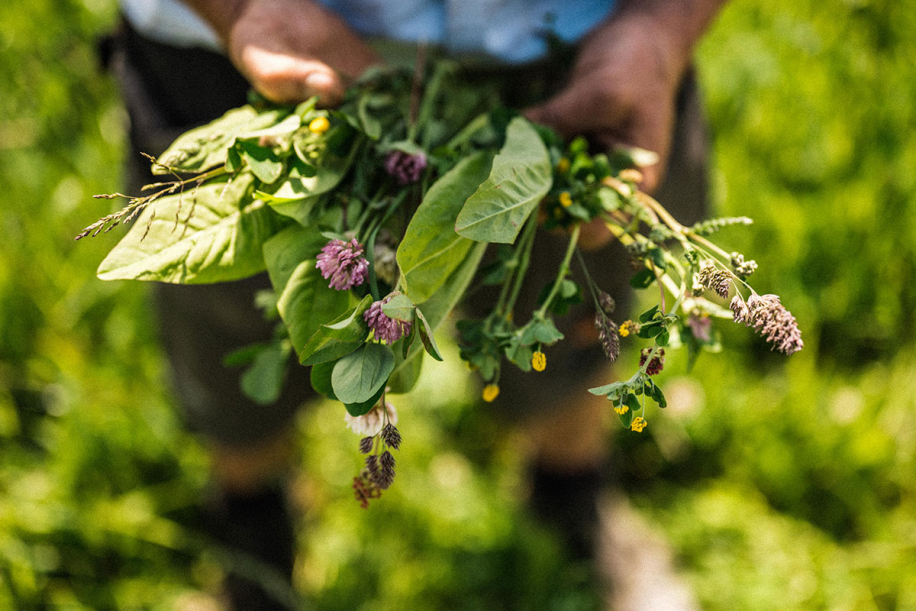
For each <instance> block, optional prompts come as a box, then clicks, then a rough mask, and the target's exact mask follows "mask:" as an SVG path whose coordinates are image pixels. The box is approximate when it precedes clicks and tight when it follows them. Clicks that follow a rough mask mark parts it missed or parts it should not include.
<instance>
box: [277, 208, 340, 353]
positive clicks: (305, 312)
mask: <svg viewBox="0 0 916 611" xmlns="http://www.w3.org/2000/svg"><path fill="white" fill-rule="evenodd" d="M326 243H327V239H326V238H325V237H323V236H322V235H321V234H320V233H319V232H318V230H317V229H311V230H309V229H305V228H303V227H299V226H298V225H295V226H292V227H287V228H286V229H284V230H283V231H281V232H280V233H278V234H277V235H275V236H274V237H272V238H271V239H270V240H268V241H267V242H266V243H265V244H264V260H265V262H266V263H267V272H268V274H270V282H271V284H273V287H274V291H275V292H276V294H277V309H278V310H279V311H280V316H281V317H282V318H283V322H284V323H286V327H287V329H288V330H289V337H290V340H291V341H292V343H293V348H294V349H295V350H296V353H297V354H301V353H302V349H303V347H304V346H305V345H306V344H307V343H308V341H309V339H310V338H311V337H312V335H314V333H315V331H317V330H318V327H319V326H321V325H323V324H324V323H326V322H329V321H331V320H334V319H335V318H336V317H337V316H338V315H339V314H340V313H341V312H343V311H344V310H346V309H347V306H348V305H349V300H350V298H349V291H335V290H334V289H332V288H329V287H328V281H327V280H325V279H324V278H322V277H321V272H319V271H318V269H317V268H316V267H315V262H316V260H315V257H316V256H317V255H318V252H319V251H320V250H321V247H322V246H324V245H325V244H326Z"/></svg>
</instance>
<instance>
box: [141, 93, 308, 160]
mask: <svg viewBox="0 0 916 611" xmlns="http://www.w3.org/2000/svg"><path fill="white" fill-rule="evenodd" d="M288 114H289V111H288V110H283V109H276V110H268V111H266V112H261V113H259V112H258V111H256V110H255V109H254V108H252V107H251V106H243V107H241V108H235V109H233V110H230V111H229V112H227V113H226V114H224V115H223V116H222V117H220V118H219V119H217V120H216V121H213V122H211V123H208V124H207V125H203V126H201V127H198V128H196V129H192V130H191V131H189V132H186V133H184V134H182V135H181V136H179V138H178V139H177V140H175V142H173V143H172V145H171V146H170V147H169V148H168V149H166V151H165V152H164V153H162V155H160V157H159V159H160V161H162V163H164V164H165V165H168V166H171V167H174V168H177V169H179V170H181V171H183V172H203V171H204V170H209V169H210V168H214V167H216V166H220V165H222V164H224V163H226V156H227V153H228V150H229V148H231V147H232V145H233V143H235V139H236V138H237V137H240V136H241V137H245V136H246V135H249V134H255V133H259V132H261V130H266V129H268V128H271V127H273V126H275V125H277V124H278V123H280V122H281V120H282V119H283V118H284V117H286V116H287V115H288ZM285 123H286V122H285V121H284V122H283V123H280V124H281V125H283V124H285ZM287 125H292V123H289V124H287ZM293 129H295V128H293ZM290 131H292V130H290ZM261 133H263V132H261ZM153 174H168V170H167V169H165V168H163V167H162V166H159V165H153Z"/></svg>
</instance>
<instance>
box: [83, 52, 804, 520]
mask: <svg viewBox="0 0 916 611" xmlns="http://www.w3.org/2000/svg"><path fill="white" fill-rule="evenodd" d="M429 75H430V76H429V78H428V79H427V80H426V81H425V82H423V83H420V82H417V81H416V79H415V77H414V76H413V75H412V74H410V73H406V72H401V71H373V72H371V73H369V74H367V75H365V76H364V78H363V79H362V80H361V81H360V82H359V83H357V84H356V85H355V86H354V87H353V88H352V89H351V90H350V91H349V92H348V94H347V97H346V100H345V102H344V104H343V105H342V106H341V107H340V108H338V109H336V110H328V109H320V108H318V107H316V105H315V101H314V100H309V101H307V102H304V103H302V104H300V105H298V106H296V107H278V106H273V105H269V104H266V103H261V104H257V105H250V106H245V107H242V108H239V109H235V110H233V111H230V112H229V113H227V114H226V115H225V116H223V117H222V118H220V119H218V120H216V121H214V122H213V123H211V124H209V125H206V126H203V127H200V128H197V129H195V130H192V131H190V132H188V133H186V134H185V135H183V136H181V137H180V138H179V139H178V140H177V141H176V142H175V143H174V144H173V145H172V146H171V147H170V148H169V149H168V150H167V151H165V153H163V154H162V155H161V156H160V157H159V158H157V159H152V158H151V161H152V163H153V172H154V173H155V174H158V175H162V176H164V179H163V181H162V182H157V183H154V184H151V185H147V187H145V189H144V193H143V194H140V195H136V196H126V195H123V194H119V193H116V194H113V195H107V196H100V197H107V198H124V199H126V200H127V202H126V206H125V207H124V208H123V209H122V210H120V211H119V212H115V213H113V214H111V215H109V216H106V217H104V218H102V219H100V220H99V221H97V222H96V223H94V224H92V225H90V226H89V227H87V228H86V229H85V230H84V231H83V232H82V233H80V235H79V236H78V239H79V238H82V237H85V236H87V235H97V234H98V233H100V232H102V231H108V230H110V229H111V228H112V227H114V226H117V225H119V224H122V223H123V224H126V223H130V222H133V226H132V228H131V230H130V231H129V233H128V234H127V235H126V236H125V237H124V238H123V239H122V240H121V242H120V243H119V244H118V245H117V246H115V248H114V249H113V250H112V251H111V253H109V255H108V257H107V258H106V259H105V260H104V261H103V262H102V264H101V266H100V268H99V272H98V274H99V276H100V277H101V278H103V279H106V280H113V279H142V280H155V281H160V282H171V283H187V284H194V283H211V282H223V281H231V280H239V279H242V278H247V277H250V276H252V275H255V274H259V273H262V272H265V271H266V272H267V274H268V275H269V277H270V281H271V284H272V286H273V296H272V297H271V298H270V299H267V300H266V301H265V302H266V303H269V304H271V307H273V308H275V309H276V311H277V312H278V313H279V316H280V318H281V319H282V321H283V323H284V334H283V335H282V336H280V337H278V338H277V339H276V342H275V344H274V345H272V346H262V347H261V348H260V349H261V350H277V349H282V350H289V347H291V348H292V349H293V350H294V351H295V353H296V355H297V357H298V360H299V363H300V364H301V365H303V366H309V367H311V380H312V385H313V386H314V388H315V390H316V391H317V392H319V393H321V394H323V395H325V396H327V397H328V398H330V399H334V400H337V401H340V402H341V403H342V404H343V405H344V407H345V409H346V414H347V416H346V418H347V423H348V426H350V428H351V429H353V430H354V432H356V433H357V434H358V435H359V436H360V441H359V443H358V448H359V451H360V452H361V454H362V455H364V456H365V459H364V464H363V466H362V467H361V468H360V470H359V472H358V474H357V475H356V477H355V478H354V480H353V489H354V494H355V496H356V498H357V500H358V501H359V503H360V504H361V505H363V506H366V505H367V504H368V503H369V501H370V499H375V498H377V497H378V496H380V495H381V494H382V492H383V491H384V490H386V489H388V488H389V487H390V486H391V484H392V482H393V480H394V475H395V458H394V455H393V454H392V452H394V451H398V450H399V449H400V447H401V433H400V431H399V430H398V429H397V427H396V424H397V411H396V410H395V408H394V406H393V405H392V404H391V402H390V401H389V400H388V399H389V396H390V395H391V394H394V393H403V392H407V391H408V390H410V388H411V387H412V386H413V385H414V383H415V382H416V380H417V377H418V375H419V372H420V364H421V362H422V360H423V359H424V356H426V355H428V356H429V357H431V358H433V359H436V360H442V356H441V354H440V352H439V349H438V347H437V345H436V340H435V332H436V330H437V329H438V328H439V327H440V326H441V325H442V323H443V321H444V320H445V319H446V317H447V316H448V315H449V313H450V312H451V311H452V310H453V309H454V308H455V307H456V305H457V304H459V303H460V302H461V301H462V299H463V298H464V297H465V295H466V294H468V293H470V292H471V291H472V290H473V289H474V288H475V287H477V286H478V285H480V284H482V283H488V284H494V283H495V284H497V285H499V287H500V288H499V296H498V297H497V298H496V299H495V300H494V302H493V303H492V308H491V310H490V313H489V314H488V315H487V316H485V317H484V318H482V319H478V320H462V321H460V322H458V324H457V327H458V330H459V332H460V334H461V338H460V347H461V358H463V359H464V360H466V361H467V362H468V364H469V365H470V366H471V367H472V369H474V370H476V371H477V372H479V375H480V376H481V377H482V379H483V399H484V401H487V402H492V401H496V400H498V397H499V379H500V372H501V371H502V369H503V368H504V367H506V366H510V365H511V366H516V367H519V368H521V369H522V370H524V371H530V370H534V371H535V372H541V371H544V370H545V369H548V368H549V367H550V351H551V346H553V345H554V344H555V343H556V342H558V341H561V340H563V334H562V333H561V332H560V331H559V330H558V329H557V326H556V324H555V322H554V320H555V318H556V317H557V316H561V315H562V313H563V312H564V311H565V309H566V307H567V306H568V305H569V303H571V302H572V301H573V300H575V299H578V298H580V296H581V295H585V296H586V297H587V298H589V299H590V301H591V303H592V305H593V306H594V311H595V316H594V326H595V328H596V330H597V339H598V341H599V342H600V345H601V347H602V349H603V351H604V354H605V356H606V357H607V358H608V360H609V361H615V360H617V359H618V358H619V356H620V347H621V342H622V341H632V340H634V338H640V339H642V340H645V341H646V342H647V343H648V346H646V347H644V348H643V349H642V350H640V351H639V358H638V364H637V363H636V362H634V367H635V368H636V371H635V373H634V374H633V375H632V376H631V377H630V378H629V379H626V380H622V381H617V382H614V383H612V384H608V385H606V386H601V387H598V388H592V389H590V392H592V393H594V394H597V395H603V396H606V397H607V398H608V399H609V401H610V402H611V407H612V409H613V411H614V412H615V413H617V414H618V415H619V416H620V419H621V421H622V423H623V425H624V426H626V427H627V428H629V429H631V430H633V431H636V432H641V431H642V430H643V429H644V428H645V427H646V426H647V424H648V414H647V412H646V399H647V398H649V399H652V400H653V401H654V402H655V403H656V404H657V405H659V406H660V407H665V405H666V401H665V397H664V394H663V392H662V389H661V387H660V386H659V385H658V384H657V383H656V382H655V380H654V377H655V376H656V375H657V374H659V373H660V372H661V371H662V370H663V368H664V365H665V358H666V352H665V351H666V349H670V348H672V347H676V346H686V347H687V348H688V353H689V355H690V357H691V360H692V359H693V358H694V357H695V355H696V353H697V352H698V351H699V350H701V349H703V348H710V347H713V346H714V345H715V342H716V334H715V333H714V326H713V325H714V323H713V318H716V317H723V315H728V316H731V317H733V318H734V320H735V321H736V322H739V323H744V324H745V325H747V326H749V327H751V328H753V329H754V330H755V331H756V332H757V333H759V334H761V335H762V336H763V337H764V338H765V339H766V341H768V342H770V344H771V345H772V346H773V348H774V349H775V350H778V351H780V352H783V353H785V354H791V353H793V352H796V351H798V350H800V349H801V348H802V345H803V344H802V340H801V335H800V332H799V330H798V325H797V323H796V320H795V318H794V317H793V316H792V315H791V314H790V313H789V312H788V310H786V309H785V307H784V306H783V305H782V304H781V302H780V300H779V298H778V297H776V296H775V295H758V294H757V293H756V292H754V290H753V289H752V288H751V287H750V285H749V284H748V283H747V278H748V277H749V276H751V275H752V274H753V273H754V271H755V270H756V267H757V266H756V263H754V262H753V261H750V260H745V258H744V256H743V255H741V254H740V253H729V252H726V251H725V250H723V249H721V248H720V247H719V246H717V245H716V244H714V243H713V242H712V241H711V240H710V239H709V236H710V235H711V234H712V233H714V232H715V231H717V230H719V229H721V228H723V227H726V226H728V225H732V224H746V223H747V222H749V220H748V219H746V218H744V217H741V218H737V219H714V220H711V221H706V222H704V223H700V224H697V225H694V226H693V227H685V226H683V225H681V224H680V223H678V222H677V221H676V220H675V219H674V218H673V217H672V216H671V215H670V214H669V213H668V212H667V211H666V210H665V208H664V207H663V206H662V205H661V204H660V203H659V202H657V201H655V200H654V199H652V198H651V197H649V196H648V195H646V194H645V193H643V192H641V191H640V190H639V189H638V186H637V185H638V184H639V183H640V181H641V175H640V173H639V171H638V169H637V168H636V167H634V164H633V163H632V160H631V159H629V160H628V158H627V156H626V155H623V156H621V155H616V156H614V157H613V158H610V157H608V156H607V155H605V154H602V153H598V154H593V153H591V152H590V151H589V147H588V144H587V142H586V141H585V140H584V139H582V138H577V139H575V140H573V141H571V142H569V143H566V142H563V141H562V140H561V139H559V138H558V137H557V136H556V135H555V134H554V133H553V132H551V131H550V130H548V129H545V128H543V127H540V126H537V125H533V124H531V123H530V122H529V121H527V120H526V119H524V118H523V117H521V116H519V115H518V114H517V113H513V112H511V111H507V110H506V109H503V108H498V107H493V106H492V104H490V103H489V100H490V99H491V98H490V97H488V95H486V94H485V93H483V92H481V94H480V100H479V102H480V103H479V104H477V105H475V104H468V102H467V101H468V99H470V98H469V97H468V95H467V94H468V92H473V91H474V85H472V84H470V83H468V82H465V81H464V80H463V79H462V76H461V73H460V71H459V70H457V69H456V67H455V66H454V65H452V64H450V63H447V62H441V63H439V64H437V65H436V66H434V67H432V68H431V69H430V70H429ZM459 89H460V90H461V91H462V93H463V94H464V95H461V96H453V95H451V93H450V92H452V91H457V90H459ZM418 92H419V94H420V95H417V93H418ZM589 223H592V224H594V223H600V224H604V225H606V226H607V228H608V230H609V231H610V232H611V233H612V234H613V235H614V236H615V237H616V238H617V239H618V240H619V241H620V242H621V243H622V244H623V245H624V246H625V247H626V248H627V252H628V253H629V256H630V259H631V262H632V263H633V266H634V269H635V270H636V271H635V272H634V274H633V276H632V278H631V280H630V284H631V285H632V286H633V287H634V288H637V289H649V290H651V291H653V292H656V291H657V295H658V303H657V304H656V305H654V306H653V307H652V308H650V309H649V310H647V311H645V312H643V313H642V314H641V315H640V316H639V317H638V319H637V320H620V319H619V318H616V317H617V316H618V313H617V312H615V302H614V299H613V297H612V296H611V295H609V294H608V293H607V292H606V287H601V286H598V285H597V284H596V283H595V282H594V281H593V280H592V276H591V275H590V274H589V272H588V269H587V268H586V266H585V260H584V258H583V257H582V256H581V255H580V253H579V236H580V234H581V228H582V227H583V225H585V224H589ZM544 231H550V232H554V233H557V232H562V233H564V234H565V235H566V236H567V237H568V243H567V246H566V249H565V254H564V256H563V259H562V261H561V263H560V265H559V267H558V269H557V270H556V274H555V276H554V278H553V280H552V281H551V282H549V283H548V285H547V286H546V287H544V290H543V293H542V295H543V299H542V300H541V302H540V306H539V307H538V309H537V310H536V311H535V312H534V313H533V314H531V316H530V318H528V319H527V320H518V319H517V318H516V314H517V313H516V302H517V300H518V297H519V294H520V290H521V287H522V286H523V285H524V284H525V283H526V282H530V281H531V280H530V278H529V274H528V272H529V264H530V262H531V253H532V251H533V249H534V248H535V247H536V246H535V245H536V244H537V243H538V241H539V239H540V238H541V236H542V234H543V232H544ZM494 244H495V245H501V246H500V249H501V250H500V251H499V256H498V257H497V262H496V263H495V264H494V265H490V266H488V268H487V270H486V272H485V273H484V272H483V271H481V272H480V273H478V267H479V265H480V262H481V259H482V257H483V255H484V251H485V250H487V248H488V247H489V246H490V245H494ZM575 266H580V267H581V268H582V270H583V272H584V273H583V277H584V278H585V286H584V287H580V286H577V284H576V283H575V282H574V281H573V279H572V278H571V271H572V269H573V268H574V267H575ZM730 296H732V299H731V302H730V308H731V314H729V310H728V309H726V308H724V307H722V306H721V305H720V304H719V303H718V302H719V301H721V300H726V299H728V298H729V297H730ZM246 354H247V355H248V356H249V357H250V358H257V351H252V350H248V351H246ZM275 361H277V364H276V367H284V364H283V363H281V362H279V361H278V360H277V359H271V360H270V362H275ZM263 363H264V361H262V362H261V363H260V364H259V366H260V367H261V370H260V371H262V374H263V375H265V376H269V377H270V379H271V380H275V381H276V382H275V383H276V384H281V383H282V380H283V377H284V376H283V375H282V372H280V375H273V374H274V373H277V372H268V371H264V370H263V368H264V365H263ZM533 375H536V374H533ZM252 386H255V387H256V388H255V389H254V391H252V392H256V395H255V396H254V397H253V398H254V399H256V400H258V401H263V402H269V401H272V400H273V399H274V398H275V397H276V396H277V395H278V394H279V388H272V387H271V385H270V384H258V385H252ZM584 390H585V389H583V391H584ZM257 393H260V394H257Z"/></svg>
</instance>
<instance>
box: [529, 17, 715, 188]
mask: <svg viewBox="0 0 916 611" xmlns="http://www.w3.org/2000/svg"><path fill="white" fill-rule="evenodd" d="M724 4H725V0H620V2H619V4H618V8H617V10H616V11H615V12H614V14H613V15H612V16H611V17H609V18H608V19H607V20H605V21H604V22H602V23H601V24H600V25H599V26H598V27H597V28H595V29H594V30H593V31H592V32H591V33H590V34H589V35H588V36H587V37H586V38H585V39H584V40H583V41H582V43H581V44H580V47H579V54H578V56H577V59H576V63H575V65H574V67H573V70H572V73H571V74H570V79H569V82H568V84H567V86H566V87H565V88H564V89H563V90H562V91H560V92H559V94H557V95H556V96H555V97H553V98H551V99H549V100H547V101H546V102H545V103H544V104H542V105H540V106H537V107H535V108H531V109H529V110H528V111H527V113H526V114H527V116H528V117H529V118H530V119H531V120H533V121H536V122H538V123H543V124H545V125H549V126H551V127H553V128H554V129H556V130H557V131H558V132H559V133H560V134H561V135H563V136H565V137H571V136H575V135H579V134H584V135H587V136H589V137H590V138H591V140H592V142H594V143H596V144H598V145H601V146H604V147H606V148H608V149H611V148H613V147H614V146H616V145H629V146H637V147H640V148H644V149H648V150H651V151H655V152H656V153H658V155H659V158H660V160H661V161H660V162H659V163H658V164H656V165H655V166H651V167H648V168H645V169H644V172H643V176H644V181H643V184H642V187H643V189H645V190H647V191H652V190H653V189H654V188H655V187H657V186H658V184H659V181H660V180H661V177H662V175H663V173H664V163H665V160H666V159H667V156H668V151H669V147H670V144H671V135H672V131H673V126H674V112H675V98H676V95H677V90H678V86H679V85H680V82H681V79H682V78H683V76H684V73H685V71H686V70H687V68H688V66H689V65H690V62H691V59H692V55H693V50H694V47H695V46H696V44H697V42H698V41H699V39H700V38H701V36H702V35H703V33H704V32H705V30H706V28H707V27H708V26H709V24H710V22H711V21H712V20H713V18H714V17H715V15H716V14H717V13H718V11H719V9H720V8H721V7H722V5H724Z"/></svg>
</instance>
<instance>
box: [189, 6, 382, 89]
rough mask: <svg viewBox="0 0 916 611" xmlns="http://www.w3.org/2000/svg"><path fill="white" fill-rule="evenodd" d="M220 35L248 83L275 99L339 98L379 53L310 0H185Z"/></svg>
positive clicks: (373, 63) (376, 61)
mask: <svg viewBox="0 0 916 611" xmlns="http://www.w3.org/2000/svg"><path fill="white" fill-rule="evenodd" d="M185 1H186V2H187V4H188V5H190V6H191V7H192V8H194V10H195V11H197V12H198V13H199V14H200V15H201V16H203V17H204V19H206V20H207V21H208V22H209V23H210V24H211V25H212V26H213V27H214V29H215V30H216V32H217V34H218V35H219V36H220V38H221V39H222V40H223V44H224V45H225V46H226V51H227V53H228V54H229V57H230V59H232V61H233V63H234V64H235V65H236V67H237V68H238V69H239V71H240V72H241V73H242V74H243V75H244V76H245V77H246V78H247V79H248V81H249V82H250V83H251V85H252V86H253V87H254V88H255V89H256V90H257V91H258V92H260V93H261V94H262V95H264V96H265V97H267V98H269V99H271V100H274V101H275V102H288V103H295V102H300V101H302V100H305V99H307V98H309V97H311V96H313V95H317V96H318V97H319V102H320V103H321V104H322V105H324V106H335V105H337V104H339V103H340V101H341V99H342V98H343V94H344V90H345V89H346V81H347V80H349V79H351V78H353V77H356V76H359V75H360V74H361V73H362V72H363V71H364V70H365V69H366V68H368V67H370V66H372V65H375V64H380V63H382V60H381V58H380V57H379V56H378V55H377V54H376V53H375V51H373V50H372V49H371V48H370V47H369V46H368V45H367V44H366V43H364V42H363V41H362V40H361V39H360V38H359V36H358V35H357V34H356V33H354V32H353V31H352V30H351V29H350V28H349V27H348V26H347V25H346V23H344V21H343V20H342V19H341V18H340V17H338V16H337V15H335V14H334V13H333V12H332V11H330V10H328V9H326V8H324V7H322V6H320V5H319V4H318V3H316V2H313V1H312V0H185Z"/></svg>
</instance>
